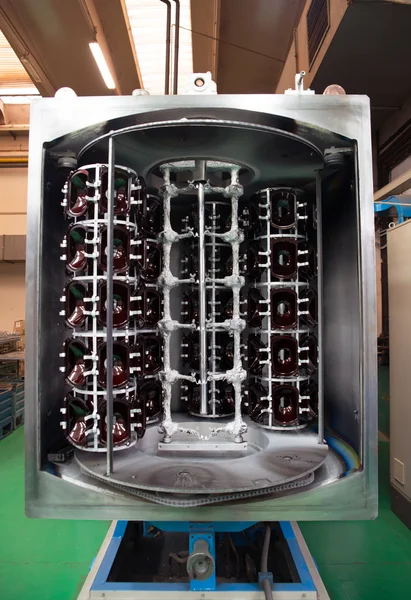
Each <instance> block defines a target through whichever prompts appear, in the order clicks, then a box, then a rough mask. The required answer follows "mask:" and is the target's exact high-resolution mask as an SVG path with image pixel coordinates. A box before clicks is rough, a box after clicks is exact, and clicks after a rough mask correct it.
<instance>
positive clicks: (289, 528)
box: [78, 521, 329, 600]
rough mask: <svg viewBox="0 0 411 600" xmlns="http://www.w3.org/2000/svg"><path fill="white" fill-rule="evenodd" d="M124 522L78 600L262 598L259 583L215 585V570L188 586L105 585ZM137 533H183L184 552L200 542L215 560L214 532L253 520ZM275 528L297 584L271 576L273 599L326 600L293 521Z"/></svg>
mask: <svg viewBox="0 0 411 600" xmlns="http://www.w3.org/2000/svg"><path fill="white" fill-rule="evenodd" d="M127 524H128V521H114V522H113V524H112V526H111V527H110V530H109V532H108V534H107V536H106V539H105V540H104V542H103V545H102V548H101V550H100V552H99V554H98V556H97V557H96V559H95V560H94V562H93V565H92V567H91V570H90V573H89V575H88V577H87V579H86V582H85V584H84V586H83V588H82V591H81V593H80V595H79V597H78V600H90V599H92V598H105V599H106V600H111V599H116V598H118V599H119V600H120V598H124V597H125V595H127V598H128V599H130V600H131V599H138V600H143V598H147V595H148V594H150V595H152V597H155V598H163V599H170V600H171V599H172V598H174V597H175V594H180V595H181V593H182V592H184V593H185V594H187V597H188V598H190V599H192V598H195V597H197V596H195V594H190V592H194V593H195V592H197V593H198V592H206V593H207V597H210V598H216V599H217V598H221V593H222V592H223V593H226V594H231V595H233V594H234V595H235V597H236V598H238V599H239V600H242V599H245V600H252V599H255V598H257V599H259V598H261V600H263V598H264V592H263V590H262V586H261V583H259V582H256V583H217V582H216V578H215V572H214V573H213V575H212V576H211V577H210V578H209V579H204V580H198V579H192V580H191V581H190V582H189V583H162V582H161V583H159V582H155V583H154V582H148V583H147V582H146V583H140V582H113V581H108V578H109V575H110V571H111V569H112V566H113V563H114V560H115V558H116V555H117V552H118V550H119V547H120V543H121V541H122V539H123V537H124V534H125V531H126V527H127ZM143 525H144V526H143V535H144V536H150V535H152V534H153V533H154V531H155V529H160V530H161V531H163V532H181V533H184V532H185V533H189V551H190V552H192V550H193V548H194V545H195V543H196V542H197V541H198V540H204V539H206V541H207V544H208V548H209V552H210V555H211V556H212V557H213V559H214V561H215V544H214V539H215V535H216V534H219V533H234V534H235V533H240V532H242V531H245V530H246V529H248V528H250V527H252V526H254V525H256V523H255V522H253V521H252V522H248V521H237V522H226V521H222V522H203V523H199V522H190V521H181V522H172V521H153V522H150V523H146V522H144V524H143ZM280 527H281V531H282V534H283V536H284V538H285V541H286V543H287V546H288V549H289V552H290V554H291V558H292V560H293V562H294V566H295V571H296V573H297V576H298V579H299V580H300V581H299V582H298V583H282V582H279V581H275V579H274V578H273V583H272V594H273V600H295V599H296V598H305V600H329V596H328V594H327V592H326V590H325V587H324V585H323V583H322V581H321V578H320V575H319V573H318V570H317V568H316V565H315V563H314V561H313V559H312V557H311V555H310V553H309V551H308V548H307V546H306V544H305V542H304V539H303V537H302V535H301V532H300V529H299V527H298V525H297V523H293V522H289V521H281V522H280ZM260 575H261V577H260V579H261V578H268V579H269V580H270V581H271V579H272V577H273V575H272V573H261V574H260Z"/></svg>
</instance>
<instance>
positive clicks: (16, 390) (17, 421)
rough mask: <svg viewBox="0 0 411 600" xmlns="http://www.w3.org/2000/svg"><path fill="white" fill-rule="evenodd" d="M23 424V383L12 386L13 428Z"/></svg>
mask: <svg viewBox="0 0 411 600" xmlns="http://www.w3.org/2000/svg"><path fill="white" fill-rule="evenodd" d="M23 423H24V383H14V384H13V427H14V429H16V428H17V427H20V425H23Z"/></svg>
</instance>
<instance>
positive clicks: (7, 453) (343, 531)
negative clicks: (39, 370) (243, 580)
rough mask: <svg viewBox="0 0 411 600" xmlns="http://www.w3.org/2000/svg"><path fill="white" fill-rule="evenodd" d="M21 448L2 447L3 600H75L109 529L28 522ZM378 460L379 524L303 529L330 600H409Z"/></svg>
mask: <svg viewBox="0 0 411 600" xmlns="http://www.w3.org/2000/svg"><path fill="white" fill-rule="evenodd" d="M23 443H24V442H23V430H22V429H19V430H17V431H16V432H15V433H13V434H12V435H10V436H9V437H7V438H6V439H4V440H2V441H0V481H1V488H0V599H1V600H75V598H76V596H77V593H78V592H79V590H80V588H81V585H82V583H83V581H84V579H85V577H86V575H87V572H88V569H89V566H90V564H91V561H92V560H93V558H94V557H95V556H96V554H97V552H98V550H99V547H100V545H101V543H102V541H103V539H104V536H105V534H106V532H107V529H108V526H109V523H108V522H107V521H53V520H50V521H45V520H41V521H40V520H33V519H27V518H26V517H25V516H24V506H23V504H24V472H23V469H24V467H23V453H24V450H23ZM379 454H380V469H379V470H380V515H379V517H378V519H377V520H376V521H371V522H328V523H327V522H325V523H300V527H301V530H302V532H303V534H304V536H305V539H306V541H307V543H308V546H309V548H310V551H311V553H312V555H313V556H314V559H315V561H316V562H317V564H318V567H319V570H320V573H321V576H322V578H323V581H324V584H325V586H326V588H327V590H328V593H329V595H330V598H331V600H406V599H407V600H410V598H411V531H409V530H408V529H407V528H406V527H405V525H403V524H402V523H401V521H399V520H398V519H397V518H396V517H395V516H394V514H393V513H392V512H391V511H390V502H389V483H388V481H389V479H388V472H389V445H388V443H387V442H380V452H379Z"/></svg>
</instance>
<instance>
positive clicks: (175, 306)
mask: <svg viewBox="0 0 411 600" xmlns="http://www.w3.org/2000/svg"><path fill="white" fill-rule="evenodd" d="M194 162H195V161H194ZM206 162H207V161H206ZM242 168H243V166H242V165H239V166H238V168H237V172H240V169H242ZM214 180H215V176H214ZM222 183H225V184H226V183H227V182H226V181H224V182H222ZM201 185H204V184H203V183H201ZM219 187H220V189H219V190H218V192H217V193H215V194H206V196H205V199H204V205H205V208H208V209H209V213H210V214H208V215H207V217H208V219H209V221H210V223H211V226H210V229H211V230H212V228H213V226H214V221H213V219H215V220H217V221H218V219H219V218H221V217H222V216H223V217H224V212H227V211H225V208H223V207H230V199H229V198H225V197H224V185H221V186H219ZM209 191H210V190H209ZM170 200H171V202H170V205H171V207H172V210H171V217H170V218H171V222H170V224H171V227H172V229H173V230H175V231H178V232H184V231H185V226H184V222H182V223H181V224H180V223H177V224H176V223H175V221H176V220H177V221H179V220H181V217H182V221H184V219H185V218H187V214H186V211H187V207H190V208H191V209H193V208H194V212H195V207H196V206H198V188H197V190H195V189H193V190H191V193H190V194H185V195H183V196H182V197H181V196H177V197H175V198H174V197H173V198H171V199H170ZM249 201H250V195H249V194H247V186H246V190H245V195H244V197H243V198H242V200H241V202H240V220H241V225H242V226H243V227H242V228H243V229H245V230H246V229H247V227H248V224H247V218H248V217H247V203H249ZM188 212H190V211H188ZM191 212H193V210H191ZM229 212H230V211H229ZM179 213H180V214H181V217H180V214H179ZM192 216H193V215H191V217H192ZM226 217H227V215H225V219H224V220H226ZM205 221H206V219H205ZM226 224H227V223H226ZM206 227H208V225H207V224H206ZM228 229H229V226H228V228H227V227H226V228H225V231H227V230H228ZM278 236H279V237H281V236H285V237H287V238H288V237H292V235H290V231H289V228H288V230H287V228H286V229H285V232H284V233H279V234H278ZM197 237H198V236H197ZM245 237H246V240H245V241H244V242H241V245H240V244H239V248H238V249H237V251H239V254H238V261H237V262H238V269H239V273H241V276H245V281H244V283H245V284H246V285H245V286H244V285H243V286H240V287H242V288H244V289H242V290H241V294H239V293H238V294H237V296H238V299H239V301H240V303H241V304H240V307H241V314H240V317H241V319H244V320H246V319H245V316H246V313H247V310H248V306H247V294H246V292H247V290H248V289H249V288H250V280H249V279H248V278H247V275H248V273H247V260H248V257H247V254H248V249H249V245H250V243H251V241H253V240H251V239H250V237H249V235H246V236H245ZM263 237H264V236H263ZM268 239H271V236H270V238H266V240H265V241H266V246H267V248H266V251H269V252H271V243H270V244H268V245H267V241H268ZM191 241H192V242H194V246H195V242H196V241H197V248H194V252H193V251H191V252H190V253H189V256H188V257H186V256H182V253H183V252H184V251H183V249H181V248H180V244H178V243H172V244H171V248H170V267H171V273H173V275H174V276H176V277H179V278H180V277H181V276H182V274H183V273H184V269H185V266H184V260H185V258H187V260H188V261H190V260H191V261H192V259H193V257H195V254H196V252H197V261H198V262H200V255H199V252H200V248H199V246H200V244H199V243H198V242H199V239H197V240H196V239H195V238H193V239H192V240H191ZM160 242H161V240H160ZM240 246H241V250H240ZM267 249H268V250H267ZM191 250H193V248H191ZM260 251H261V252H264V249H262V250H260ZM204 253H205V255H206V256H205V263H206V264H207V263H209V264H208V266H209V269H210V271H209V274H208V275H207V276H208V277H210V274H211V279H215V278H216V276H217V274H218V273H217V272H216V271H215V272H212V271H213V268H214V269H215V267H216V264H217V263H218V262H220V264H222V265H223V267H224V268H225V270H226V273H227V274H226V275H225V276H228V273H230V272H231V273H232V264H231V266H230V268H228V269H227V266H228V265H229V260H230V258H229V255H230V254H231V256H232V248H231V247H230V242H227V241H224V242H223V241H222V240H220V239H219V240H218V241H217V239H216V238H213V237H211V236H210V238H209V239H208V240H207V242H205V243H204V248H203V254H204ZM282 256H284V253H283V254H282ZM216 257H218V260H217V258H216ZM267 258H268V257H267ZM282 261H284V259H282ZM280 262H281V261H280ZM282 266H284V265H282ZM174 268H175V271H174ZM269 270H270V269H269ZM190 275H191V273H190V269H188V270H187V271H186V275H184V276H185V277H188V278H189V277H190ZM221 278H222V277H221ZM264 279H265V276H263V277H262V279H261V281H259V282H256V285H257V287H258V286H259V285H260V284H264V283H265V281H264ZM289 283H290V282H289ZM297 283H298V282H297ZM290 285H291V287H294V286H293V285H292V284H291V283H290ZM160 287H161V286H160ZM190 287H191V291H190V290H189V293H190V292H191V293H193V292H195V289H196V283H195V281H194V282H192V283H190V284H183V285H178V286H176V287H172V289H170V312H171V316H172V317H173V319H174V318H175V320H176V321H180V317H179V316H177V315H178V313H179V312H180V314H181V313H182V312H185V310H181V309H182V308H184V309H185V308H186V302H189V301H185V300H184V292H187V288H190ZM260 287H261V286H260ZM278 287H282V288H283V287H284V285H281V284H280V285H279V286H278ZM297 287H298V286H297ZM230 294H231V296H233V292H232V290H231V289H230V286H226V285H224V283H222V282H220V283H219V284H215V282H214V284H212V283H210V282H207V283H206V295H207V298H206V306H207V317H208V319H210V318H212V316H213V313H214V312H217V311H216V306H220V307H221V305H223V304H226V303H227V296H230ZM265 300H266V302H269V303H270V302H271V300H270V299H269V298H268V297H267V296H266V297H265ZM225 308H227V307H226V306H225ZM231 311H232V308H231ZM229 312H230V310H229V311H228V313H229ZM225 313H226V314H225V319H226V320H229V316H230V315H229V314H227V310H226V311H225ZM174 314H175V315H176V316H175V317H174ZM215 316H216V315H215ZM221 316H222V315H221V311H219V314H218V318H221ZM266 325H267V318H265V319H264V323H263V328H264V327H266ZM228 329H229V328H228ZM228 329H227V328H226V330H223V331H216V330H215V329H211V330H210V331H208V333H207V352H208V353H209V356H208V357H207V365H208V370H207V372H208V373H214V372H216V370H217V367H216V366H215V363H216V359H218V358H219V359H220V360H221V358H222V356H224V357H225V358H226V357H227V354H229V353H227V351H226V345H225V344H226V342H227V339H223V341H222V342H221V341H220V338H224V337H225V338H227V335H228V337H230V333H229V331H228ZM248 329H249V328H247V330H246V331H245V332H243V333H241V337H240V344H241V345H239V344H238V343H237V346H238V347H237V352H238V350H239V349H240V351H241V355H242V356H241V358H242V361H241V362H242V366H241V368H242V367H243V366H246V364H245V363H246V362H247V339H248V337H249V335H250V332H249V331H248ZM187 333H188V336H190V335H191V336H192V337H193V335H194V334H195V333H196V332H195V331H192V332H191V333H190V332H189V331H188V332H186V331H184V330H181V329H179V328H177V329H175V330H173V331H172V333H171V336H170V338H171V337H172V345H171V346H170V349H171V352H170V367H171V369H173V370H176V371H180V369H181V367H182V363H184V360H182V359H184V358H185V357H184V356H181V355H182V354H183V355H184V354H185V352H186V345H187V342H186V338H187ZM253 333H255V332H253ZM220 334H221V335H220ZM286 335H287V334H286ZM297 337H298V333H297ZM217 338H218V339H217ZM232 341H233V340H231V343H232ZM227 343H228V344H230V339H229V340H228V342H227ZM195 345H196V344H195V341H194V346H195ZM232 345H233V344H232ZM266 350H267V353H268V355H270V353H271V341H270V343H267V344H266ZM231 351H232V352H235V350H234V349H233V350H231ZM281 351H282V352H283V354H284V352H285V350H284V349H282V350H281ZM188 352H189V354H190V348H188ZM218 353H220V354H221V356H217V355H218ZM191 357H192V356H189V358H191ZM213 365H214V366H213ZM163 366H164V365H163ZM229 366H230V365H228V366H227V364H226V367H225V370H229ZM196 370H197V369H195V368H194V367H192V366H191V367H190V365H188V366H187V365H186V369H185V372H186V373H187V375H188V376H189V377H194V380H195V381H182V382H177V384H173V385H172V404H171V410H172V412H175V411H181V408H182V399H184V398H185V397H188V396H189V394H188V395H186V392H185V391H184V389H182V388H187V387H188V388H189V387H190V385H191V387H194V384H195V383H196V381H197V380H198V378H197V377H196V375H195V374H194V376H193V372H195V371H196ZM219 372H221V373H223V372H224V369H221V368H220V370H219ZM183 373H184V368H183ZM267 377H268V379H270V380H271V379H273V381H274V383H282V384H284V385H287V383H289V382H290V380H289V379H287V378H286V377H285V376H284V374H282V375H281V376H280V377H274V378H273V377H272V374H271V375H270V374H267V373H266V368H265V367H264V368H263V373H261V377H260V379H261V382H262V385H264V382H266V381H267ZM250 379H252V377H250V374H248V380H245V381H243V382H241V398H242V400H243V401H244V402H242V404H247V402H246V400H247V391H248V385H249V380H250ZM278 380H279V381H278ZM223 382H224V380H223V379H222V381H221V382H219V383H223ZM210 383H211V385H208V386H207V387H208V393H209V394H211V404H210V407H209V415H208V416H210V417H215V416H218V414H217V413H216V409H215V404H216V401H215V398H216V395H218V394H221V393H223V394H225V395H226V396H227V395H230V394H231V393H232V392H231V391H230V392H229V390H227V387H229V386H226V387H225V389H224V386H221V385H218V386H217V385H216V382H215V381H213V380H211V382H210ZM222 387H223V391H221V388H222ZM271 387H272V386H271V381H270V385H269V386H268V388H269V392H268V395H270V394H271ZM296 387H297V388H298V387H299V378H296ZM217 388H218V389H217ZM191 395H192V396H193V390H191ZM234 395H235V393H234ZM248 400H249V399H248ZM230 402H231V410H227V408H226V409H225V410H224V411H223V412H222V413H221V416H227V414H230V413H232V412H233V408H234V407H233V403H232V398H231V400H230ZM281 402H282V403H283V404H284V402H288V399H287V395H285V396H284V397H281ZM226 404H227V403H226ZM287 406H288V404H287ZM287 406H285V408H287ZM185 408H187V406H186V407H185ZM242 408H243V409H244V407H242ZM283 408H284V406H283ZM190 412H192V414H195V412H196V411H195V410H194V411H190ZM256 421H257V423H258V420H256ZM263 426H265V423H263ZM269 426H270V427H273V428H276V425H274V424H273V421H272V417H271V419H270V423H269ZM289 426H290V424H289V423H280V424H279V429H285V428H288V427H289Z"/></svg>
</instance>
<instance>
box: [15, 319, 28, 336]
mask: <svg viewBox="0 0 411 600" xmlns="http://www.w3.org/2000/svg"><path fill="white" fill-rule="evenodd" d="M13 333H18V334H19V335H24V334H25V333H26V321H25V320H24V319H20V321H14V326H13Z"/></svg>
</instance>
